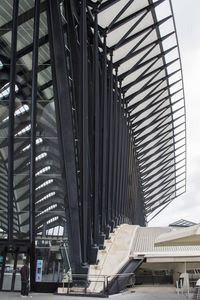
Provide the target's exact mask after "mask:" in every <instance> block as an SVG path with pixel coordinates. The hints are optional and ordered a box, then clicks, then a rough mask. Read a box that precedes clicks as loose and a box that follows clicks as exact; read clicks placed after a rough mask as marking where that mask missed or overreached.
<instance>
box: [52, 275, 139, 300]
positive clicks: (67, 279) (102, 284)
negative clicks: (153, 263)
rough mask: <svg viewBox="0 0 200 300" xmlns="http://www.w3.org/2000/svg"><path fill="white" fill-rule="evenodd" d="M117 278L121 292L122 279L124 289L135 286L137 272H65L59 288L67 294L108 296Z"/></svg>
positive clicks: (62, 292)
mask: <svg viewBox="0 0 200 300" xmlns="http://www.w3.org/2000/svg"><path fill="white" fill-rule="evenodd" d="M113 280H115V281H116V283H117V286H119V290H118V291H117V292H121V290H120V287H121V281H122V280H123V282H125V285H124V288H123V290H125V289H127V288H130V287H133V286H134V284H135V274H134V273H126V274H112V275H89V276H88V275H86V274H73V275H72V276H71V274H67V273H66V274H64V276H63V280H62V287H59V288H58V294H66V295H72V294H74V295H95V296H99V297H108V296H109V294H110V293H109V290H110V284H111V283H112V281H113Z"/></svg>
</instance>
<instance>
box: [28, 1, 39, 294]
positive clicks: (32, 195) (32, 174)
mask: <svg viewBox="0 0 200 300" xmlns="http://www.w3.org/2000/svg"><path fill="white" fill-rule="evenodd" d="M39 26H40V0H35V11H34V32H33V54H32V93H31V143H30V144H31V157H30V198H29V219H30V244H31V256H30V257H31V260H30V270H31V272H30V278H31V288H34V281H35V157H36V142H35V141H36V122H37V93H38V82H37V75H38V51H39V50H38V49H39Z"/></svg>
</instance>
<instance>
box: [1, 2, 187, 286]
mask: <svg viewBox="0 0 200 300" xmlns="http://www.w3.org/2000/svg"><path fill="white" fill-rule="evenodd" d="M185 140H186V135H185V105H184V91H183V82H182V69H181V62H180V54H179V47H178V43H177V36H176V29H175V24H174V17H173V11H172V7H171V2H170V1H169V0H157V1H154V0H135V1H134V0H121V1H118V0H102V1H96V0H87V1H86V0H78V1H75V0H68V1H67V0H6V1H1V2H0V290H1V289H7V290H16V289H18V280H17V278H18V270H19V267H20V266H21V264H22V260H23V259H28V260H29V261H30V270H31V278H30V279H31V288H32V289H33V290H37V289H40V290H42V289H43V290H45V289H46V288H47V286H48V290H49V291H50V290H55V288H56V287H57V285H58V283H59V282H61V280H62V274H63V271H64V270H65V271H70V272H72V275H73V279H75V278H78V275H77V274H86V275H87V274H88V269H89V265H91V264H96V263H97V253H98V249H102V248H104V241H105V239H109V237H110V234H111V233H112V232H113V230H114V228H115V227H117V226H118V225H120V224H123V223H127V224H135V225H141V226H145V225H146V223H147V222H148V221H149V220H150V219H152V218H154V217H155V216H156V215H157V214H158V213H159V212H160V211H161V210H163V209H164V208H165V207H166V206H167V205H169V204H170V203H171V202H172V201H173V200H174V199H175V198H176V197H178V196H179V195H181V194H182V193H184V192H185V176H186V170H185V165H186V157H185V143H186V141H185ZM13 271H14V272H13ZM5 274H7V275H5ZM6 276H7V277H6ZM8 277H9V278H10V279H9V280H7V279H8Z"/></svg>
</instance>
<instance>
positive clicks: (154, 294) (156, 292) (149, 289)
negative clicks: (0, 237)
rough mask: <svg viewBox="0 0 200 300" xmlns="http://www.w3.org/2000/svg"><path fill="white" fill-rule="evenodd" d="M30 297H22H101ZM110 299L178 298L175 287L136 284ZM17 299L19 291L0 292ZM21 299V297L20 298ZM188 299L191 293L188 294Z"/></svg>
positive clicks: (43, 297) (47, 298)
mask: <svg viewBox="0 0 200 300" xmlns="http://www.w3.org/2000/svg"><path fill="white" fill-rule="evenodd" d="M31 296H32V297H27V298H24V299H27V300H28V299H32V300H63V299H67V300H84V299H85V300H94V299H101V298H94V297H76V296H58V295H52V294H39V293H32V294H31ZM187 296H188V295H187V294H184V295H183V297H182V295H181V294H180V297H179V300H187V299H188V297H187ZM109 298H110V299H111V300H118V299H119V300H178V297H177V293H176V289H175V287H173V286H138V287H137V286H136V287H135V288H134V289H132V291H131V292H130V293H124V294H118V295H113V296H110V297H109ZM8 299H10V300H17V299H21V297H20V294H19V293H10V292H9V293H8V292H0V300H8ZM22 299H23V298H22ZM189 299H190V300H191V299H192V294H190V298H189Z"/></svg>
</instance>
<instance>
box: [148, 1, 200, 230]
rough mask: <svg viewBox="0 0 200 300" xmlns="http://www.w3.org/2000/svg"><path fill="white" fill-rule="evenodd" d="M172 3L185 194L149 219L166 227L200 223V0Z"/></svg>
mask: <svg viewBox="0 0 200 300" xmlns="http://www.w3.org/2000/svg"><path fill="white" fill-rule="evenodd" d="M172 6H173V10H174V17H175V22H176V28H177V34H178V41H179V47H180V53H181V61H182V68H183V80H184V90H185V103H186V130H187V182H186V193H184V194H183V195H181V196H179V197H178V198H176V199H175V200H174V201H173V202H172V203H171V204H170V205H169V206H168V207H167V208H166V209H164V210H163V211H162V212H161V213H160V214H159V215H158V216H157V217H155V218H154V219H153V220H152V221H151V222H149V224H148V225H149V226H167V225H169V224H170V223H172V222H175V221H178V220H179V219H185V220H188V221H192V222H195V223H200V90H199V87H200V18H199V12H200V0H190V1H189V0H172Z"/></svg>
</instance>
